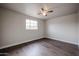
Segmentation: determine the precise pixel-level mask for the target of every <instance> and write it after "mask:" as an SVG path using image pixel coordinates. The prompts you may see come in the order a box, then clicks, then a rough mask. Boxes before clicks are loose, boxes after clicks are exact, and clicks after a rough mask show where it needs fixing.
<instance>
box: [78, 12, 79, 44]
mask: <svg viewBox="0 0 79 59" xmlns="http://www.w3.org/2000/svg"><path fill="white" fill-rule="evenodd" d="M78 45H79V11H78Z"/></svg>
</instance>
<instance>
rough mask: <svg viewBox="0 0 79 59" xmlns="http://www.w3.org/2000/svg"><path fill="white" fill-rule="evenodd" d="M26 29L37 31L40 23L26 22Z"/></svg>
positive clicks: (28, 20) (34, 21)
mask: <svg viewBox="0 0 79 59" xmlns="http://www.w3.org/2000/svg"><path fill="white" fill-rule="evenodd" d="M26 29H28V30H37V29H38V22H37V21H36V20H30V19H27V20H26Z"/></svg>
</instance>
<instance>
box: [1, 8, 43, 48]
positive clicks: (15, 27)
mask: <svg viewBox="0 0 79 59" xmlns="http://www.w3.org/2000/svg"><path fill="white" fill-rule="evenodd" d="M0 11H1V12H2V19H1V23H2V24H1V27H2V28H1V32H2V34H1V35H2V36H1V37H2V39H1V43H0V48H4V47H8V46H13V45H17V44H20V43H24V42H28V41H31V40H35V39H39V38H43V36H44V29H43V28H44V23H43V21H42V20H39V19H37V18H33V17H29V16H25V15H23V14H20V13H17V12H14V11H10V10H7V9H2V8H0ZM28 18H29V19H34V20H37V21H38V24H39V29H38V30H26V28H25V27H26V23H25V20H26V19H28Z"/></svg>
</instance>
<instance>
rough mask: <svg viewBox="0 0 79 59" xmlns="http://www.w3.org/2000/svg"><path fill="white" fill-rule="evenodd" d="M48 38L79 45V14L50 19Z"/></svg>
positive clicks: (47, 24)
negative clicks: (78, 16)
mask: <svg viewBox="0 0 79 59" xmlns="http://www.w3.org/2000/svg"><path fill="white" fill-rule="evenodd" d="M46 26H47V30H46V32H47V37H48V38H52V39H56V40H59V41H64V42H68V43H72V44H78V39H77V13H74V14H70V15H66V16H62V17H57V18H54V19H49V20H47V21H46Z"/></svg>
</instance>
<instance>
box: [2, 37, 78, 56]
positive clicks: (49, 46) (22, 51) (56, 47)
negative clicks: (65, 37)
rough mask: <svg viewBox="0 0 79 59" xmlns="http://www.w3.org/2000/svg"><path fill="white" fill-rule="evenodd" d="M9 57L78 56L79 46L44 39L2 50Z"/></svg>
mask: <svg viewBox="0 0 79 59" xmlns="http://www.w3.org/2000/svg"><path fill="white" fill-rule="evenodd" d="M0 51H2V52H6V53H8V55H9V56H77V55H78V52H79V50H78V46H76V45H73V44H68V43H65V42H60V41H56V40H51V39H48V38H43V39H39V40H35V41H32V42H28V43H24V44H20V45H17V46H13V47H9V48H6V49H2V50H0Z"/></svg>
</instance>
